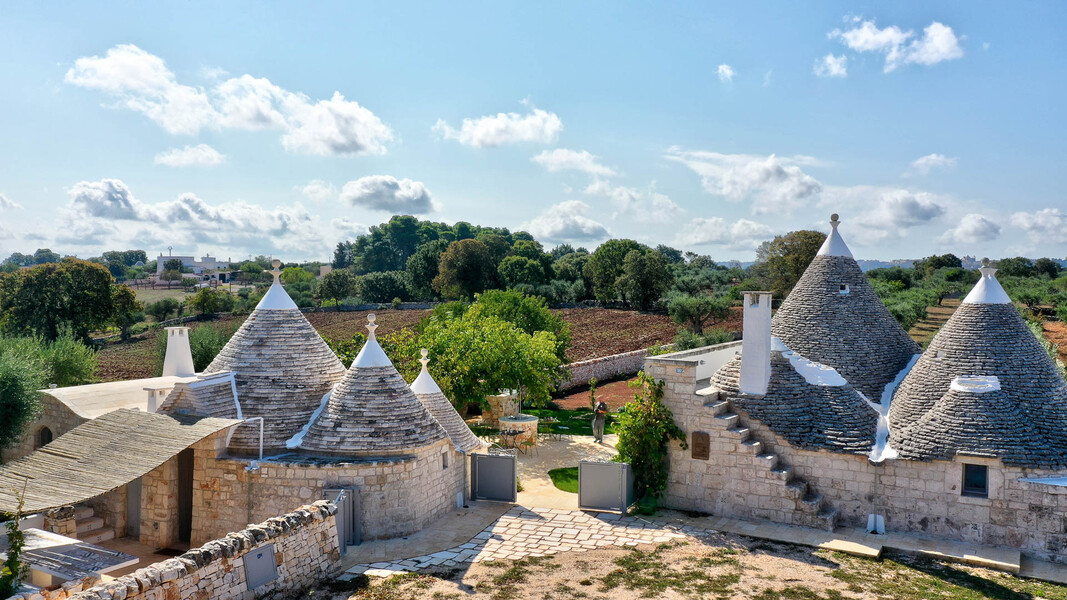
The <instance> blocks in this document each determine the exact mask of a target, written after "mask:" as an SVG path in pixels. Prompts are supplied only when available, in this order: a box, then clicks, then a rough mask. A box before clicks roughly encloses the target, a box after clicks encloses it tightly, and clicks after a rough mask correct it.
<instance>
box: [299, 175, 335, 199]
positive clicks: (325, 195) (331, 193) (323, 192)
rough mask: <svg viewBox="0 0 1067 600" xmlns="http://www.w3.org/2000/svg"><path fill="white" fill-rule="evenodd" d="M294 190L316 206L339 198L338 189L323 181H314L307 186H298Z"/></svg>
mask: <svg viewBox="0 0 1067 600" xmlns="http://www.w3.org/2000/svg"><path fill="white" fill-rule="evenodd" d="M294 189H296V190H297V191H299V192H300V193H301V194H303V195H304V197H305V198H307V199H308V200H311V201H312V202H314V203H315V204H322V203H323V202H326V201H327V200H332V199H333V198H335V197H337V188H335V187H334V186H333V184H332V183H329V182H327V181H323V180H321V179H312V180H311V181H309V182H307V184H306V185H302V186H296V187H295V188H294Z"/></svg>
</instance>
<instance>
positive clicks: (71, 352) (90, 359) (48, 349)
mask: <svg viewBox="0 0 1067 600" xmlns="http://www.w3.org/2000/svg"><path fill="white" fill-rule="evenodd" d="M41 356H42V358H43V359H44V363H45V366H46V368H47V372H46V375H45V376H46V377H47V378H48V380H47V382H46V383H54V384H56V385H57V386H59V387H66V386H68V385H81V384H83V383H91V382H92V381H93V379H94V375H95V374H96V352H95V351H94V350H93V349H92V348H90V347H89V346H86V345H85V344H83V343H81V342H80V341H78V340H76V339H74V337H73V336H71V335H70V334H64V335H61V336H60V337H59V338H58V339H56V341H54V342H52V343H51V344H42V348H41Z"/></svg>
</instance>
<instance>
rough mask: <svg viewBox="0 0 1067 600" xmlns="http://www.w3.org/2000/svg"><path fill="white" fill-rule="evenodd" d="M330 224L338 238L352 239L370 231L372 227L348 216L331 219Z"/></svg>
mask: <svg viewBox="0 0 1067 600" xmlns="http://www.w3.org/2000/svg"><path fill="white" fill-rule="evenodd" d="M330 226H332V227H333V230H334V232H336V233H337V236H336V239H351V238H354V237H358V236H361V235H363V234H365V233H367V232H369V231H370V228H369V227H367V226H366V225H364V224H363V223H357V222H356V221H353V220H352V219H349V218H347V217H341V218H339V219H333V220H332V221H330Z"/></svg>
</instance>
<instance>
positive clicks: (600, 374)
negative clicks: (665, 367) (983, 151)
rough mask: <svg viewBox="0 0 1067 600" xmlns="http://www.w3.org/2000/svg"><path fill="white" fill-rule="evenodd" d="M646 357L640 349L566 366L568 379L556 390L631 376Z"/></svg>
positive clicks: (638, 369) (644, 352)
mask: <svg viewBox="0 0 1067 600" xmlns="http://www.w3.org/2000/svg"><path fill="white" fill-rule="evenodd" d="M646 356H648V350H647V349H645V348H642V349H640V350H634V351H632V352H623V353H622V354H613V355H611V356H602V357H600V358H593V359H590V360H583V361H579V362H576V363H571V364H569V365H567V370H568V371H570V379H568V380H567V381H564V382H562V383H560V384H559V386H557V389H558V390H559V391H563V390H569V389H571V388H576V387H581V386H583V385H588V384H589V380H590V379H592V378H594V377H596V378H597V379H600V380H605V379H612V378H614V377H620V376H622V375H633V374H634V373H636V372H638V371H640V370H641V368H642V367H643V366H644V364H645V357H646Z"/></svg>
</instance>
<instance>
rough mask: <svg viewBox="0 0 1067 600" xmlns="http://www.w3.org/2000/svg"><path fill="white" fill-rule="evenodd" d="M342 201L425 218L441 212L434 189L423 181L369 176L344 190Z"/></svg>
mask: <svg viewBox="0 0 1067 600" xmlns="http://www.w3.org/2000/svg"><path fill="white" fill-rule="evenodd" d="M340 198H341V201H342V202H347V203H348V204H351V205H352V206H361V207H363V208H369V209H371V210H380V211H383V212H392V213H403V214H414V215H424V214H426V213H429V212H433V211H435V210H439V206H438V205H437V202H436V201H434V199H433V196H432V195H431V194H430V190H428V189H427V188H426V186H425V185H424V184H423V183H422V182H421V181H412V180H410V179H397V178H396V177H393V176H392V175H368V176H367V177H360V178H359V179H357V180H355V181H349V182H348V183H346V184H345V185H344V187H342V188H341V196H340Z"/></svg>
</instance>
